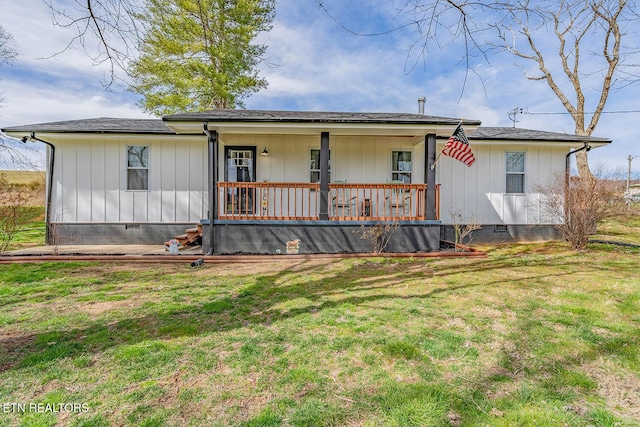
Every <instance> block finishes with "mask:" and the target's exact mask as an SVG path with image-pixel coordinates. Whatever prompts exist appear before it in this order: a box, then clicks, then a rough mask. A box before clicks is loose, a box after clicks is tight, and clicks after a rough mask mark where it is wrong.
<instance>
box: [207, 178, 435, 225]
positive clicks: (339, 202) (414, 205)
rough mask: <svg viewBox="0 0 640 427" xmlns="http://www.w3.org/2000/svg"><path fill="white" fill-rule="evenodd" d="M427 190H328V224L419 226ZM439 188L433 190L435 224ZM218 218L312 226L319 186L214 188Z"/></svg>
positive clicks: (392, 186)
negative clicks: (400, 223)
mask: <svg viewBox="0 0 640 427" xmlns="http://www.w3.org/2000/svg"><path fill="white" fill-rule="evenodd" d="M426 190H427V186H426V184H402V183H386V184H351V183H331V184H330V185H329V219H331V220H342V221H367V220H370V221H392V220H424V219H426V213H425V208H426V207H425V192H426ZM439 190H440V185H437V186H436V219H438V218H439V212H440V207H439V200H440V191H439ZM218 200H219V205H218V217H219V218H220V219H225V220H234V219H236V220H241V219H260V220H317V219H318V218H319V208H320V184H317V183H302V182H219V183H218Z"/></svg>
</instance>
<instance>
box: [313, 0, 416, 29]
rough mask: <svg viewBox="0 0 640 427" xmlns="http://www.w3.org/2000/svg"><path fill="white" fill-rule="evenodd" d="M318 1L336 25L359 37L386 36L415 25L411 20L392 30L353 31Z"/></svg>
mask: <svg viewBox="0 0 640 427" xmlns="http://www.w3.org/2000/svg"><path fill="white" fill-rule="evenodd" d="M316 3H317V4H318V6H319V7H320V9H322V11H323V12H324V13H325V14H326V15H327V16H328V17H329V18H330V19H331V20H332V21H333V22H335V24H336V25H338V26H339V27H340V28H342V29H343V30H345V31H347V32H349V33H351V34H353V35H354V36H358V37H375V36H384V35H387V34H391V33H393V32H394V31H398V30H401V29H403V28H405V27H409V26H411V25H413V24H414V23H413V22H410V23H408V24H404V25H400V26H399V27H396V28H392V29H391V30H387V31H383V32H380V33H356V32H355V31H353V30H352V29H351V28H349V27H347V26H346V25H344V24H343V23H342V22H340V21H338V20H337V19H336V18H334V16H333V15H331V13H329V11H328V10H327V8H326V7H324V4H323V3H322V1H321V0H316Z"/></svg>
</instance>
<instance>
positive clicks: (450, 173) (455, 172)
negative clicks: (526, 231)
mask: <svg viewBox="0 0 640 427" xmlns="http://www.w3.org/2000/svg"><path fill="white" fill-rule="evenodd" d="M471 146H472V149H473V152H474V155H475V157H476V162H475V163H474V164H473V165H472V166H471V167H467V166H466V165H464V164H463V163H461V162H459V161H457V160H454V159H452V158H450V157H447V156H442V157H441V158H440V160H439V161H438V164H437V169H436V170H437V172H436V176H437V178H436V179H437V181H438V182H439V183H440V184H441V186H440V218H441V220H442V222H443V223H445V224H450V223H452V220H451V215H450V213H449V212H450V211H451V212H456V211H460V213H461V214H462V215H463V216H464V217H465V218H468V219H470V218H474V219H475V220H476V221H477V222H479V223H481V224H513V225H515V224H544V223H548V221H547V220H546V219H545V218H544V214H543V212H542V211H541V208H540V203H541V200H540V199H541V197H540V194H539V193H538V192H536V187H537V186H539V185H545V184H547V183H549V182H550V181H551V179H552V177H553V176H554V175H555V174H557V173H562V172H563V171H564V163H565V155H566V153H567V148H566V147H558V146H552V145H549V144H546V145H535V144H530V145H514V146H509V145H504V144H502V145H487V144H482V145H481V144H474V143H473V141H472V142H471ZM441 149H442V146H440V145H439V147H438V150H441ZM507 152H524V153H525V168H524V174H525V178H524V186H525V192H524V193H514V194H510V193H506V153H507Z"/></svg>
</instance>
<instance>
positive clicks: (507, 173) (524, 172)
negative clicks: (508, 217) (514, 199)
mask: <svg viewBox="0 0 640 427" xmlns="http://www.w3.org/2000/svg"><path fill="white" fill-rule="evenodd" d="M509 154H522V171H510V170H508V165H509V163H508V156H509ZM504 172H505V174H504V175H505V182H504V192H505V194H525V193H526V192H527V152H526V151H523V150H520V151H518V150H510V151H505V152H504ZM510 175H518V176H521V177H522V178H521V180H522V191H518V192H513V191H508V190H509V188H508V185H509V179H508V177H509V176H510Z"/></svg>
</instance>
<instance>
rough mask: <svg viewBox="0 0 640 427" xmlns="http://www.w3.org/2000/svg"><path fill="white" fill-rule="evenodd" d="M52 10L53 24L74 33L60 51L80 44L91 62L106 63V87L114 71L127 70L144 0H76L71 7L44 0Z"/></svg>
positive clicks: (113, 78) (137, 39)
mask: <svg viewBox="0 0 640 427" xmlns="http://www.w3.org/2000/svg"><path fill="white" fill-rule="evenodd" d="M43 1H44V2H45V3H46V5H47V6H48V7H49V9H50V10H51V15H52V17H53V22H54V24H55V25H57V26H59V27H62V28H67V29H69V30H70V31H72V32H73V34H74V35H73V37H72V38H71V40H70V41H69V43H68V44H67V46H66V47H65V49H63V50H62V51H60V52H57V53H55V54H54V55H53V56H56V55H59V54H60V53H62V52H64V51H66V50H68V49H71V48H73V47H74V46H77V45H80V47H82V48H83V49H84V50H85V52H86V53H87V55H88V56H89V57H90V58H91V60H92V61H93V64H94V65H100V64H105V63H106V64H108V66H109V69H110V72H109V73H108V75H107V76H106V77H105V79H104V82H103V83H104V84H105V86H109V85H111V84H112V83H114V81H116V80H117V78H116V76H117V72H119V71H123V72H125V73H126V71H127V63H128V61H129V60H130V59H131V58H132V57H133V55H134V53H135V52H136V51H137V49H138V46H139V43H140V40H141V37H142V32H143V31H142V30H143V28H142V24H141V22H140V20H139V16H140V15H139V13H140V11H141V7H142V6H141V5H142V4H144V3H143V2H138V1H135V0H83V1H81V0H75V1H74V3H72V4H71V6H70V7H64V6H65V5H64V4H63V2H62V1H61V0H43Z"/></svg>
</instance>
